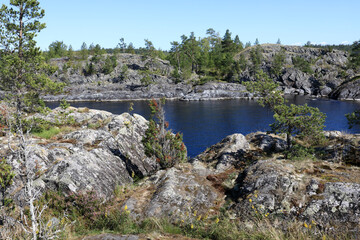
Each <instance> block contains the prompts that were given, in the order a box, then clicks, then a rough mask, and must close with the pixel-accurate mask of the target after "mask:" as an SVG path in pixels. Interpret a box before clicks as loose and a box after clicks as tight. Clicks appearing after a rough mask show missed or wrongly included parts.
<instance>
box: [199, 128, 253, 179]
mask: <svg viewBox="0 0 360 240" xmlns="http://www.w3.org/2000/svg"><path fill="white" fill-rule="evenodd" d="M249 150H250V145H249V142H248V140H247V139H246V138H245V136H244V135H242V134H240V133H235V134H232V135H229V136H227V137H225V138H224V139H223V140H221V142H219V143H217V144H215V145H213V146H211V147H209V148H208V149H207V150H205V151H204V152H203V153H201V154H199V155H198V156H196V157H195V159H194V160H197V161H202V162H206V163H208V164H210V165H211V166H213V167H214V168H215V169H216V170H217V171H218V172H223V171H226V170H227V169H229V168H231V167H234V166H237V165H238V164H241V161H242V160H243V158H244V154H245V153H246V152H248V151H249Z"/></svg>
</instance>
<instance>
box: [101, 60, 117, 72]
mask: <svg viewBox="0 0 360 240" xmlns="http://www.w3.org/2000/svg"><path fill="white" fill-rule="evenodd" d="M116 66H117V62H116V57H115V56H111V57H107V58H106V59H105V64H104V66H103V69H102V72H103V73H104V74H110V73H112V72H113V71H114V69H115V68H116Z"/></svg>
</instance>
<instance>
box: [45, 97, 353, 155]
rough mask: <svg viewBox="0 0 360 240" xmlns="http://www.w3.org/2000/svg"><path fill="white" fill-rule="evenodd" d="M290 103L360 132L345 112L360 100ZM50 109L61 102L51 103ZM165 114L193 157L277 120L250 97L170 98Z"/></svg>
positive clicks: (119, 109)
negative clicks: (349, 123)
mask: <svg viewBox="0 0 360 240" xmlns="http://www.w3.org/2000/svg"><path fill="white" fill-rule="evenodd" d="M288 101H289V103H294V104H305V103H307V104H308V105H309V106H312V107H318V108H319V109H320V110H321V111H322V112H324V113H326V115H327V118H326V123H325V125H326V128H325V129H326V130H341V131H346V132H349V133H355V132H360V128H359V127H357V128H354V129H351V130H349V129H348V125H347V120H346V118H345V116H344V115H345V114H346V113H349V112H352V111H354V110H356V109H360V103H359V102H350V101H346V102H345V101H336V100H328V99H308V98H305V97H304V96H295V97H293V98H290V99H288ZM47 105H48V106H49V107H50V108H55V107H57V106H59V103H48V104H47ZM71 106H74V107H88V108H93V109H101V110H106V111H109V112H112V113H114V114H121V113H123V112H126V111H128V108H129V102H127V101H124V102H76V103H71ZM134 112H135V113H138V114H140V115H142V116H144V117H145V118H148V117H149V115H150V111H149V108H148V105H147V101H134ZM165 117H166V120H167V121H169V123H170V128H171V129H173V131H174V132H182V133H183V135H184V142H185V144H186V146H187V148H188V152H189V156H191V157H194V156H196V155H197V154H199V153H201V152H202V151H204V150H205V149H206V147H209V146H211V145H212V144H215V143H217V142H219V141H220V140H221V139H223V138H224V137H226V136H227V135H230V134H233V133H242V134H244V135H246V134H248V133H250V132H254V131H266V130H269V124H270V123H272V122H273V118H272V112H271V111H270V110H269V109H266V108H263V107H261V106H259V105H258V104H257V103H256V102H255V101H251V100H250V101H249V100H241V99H240V100H217V101H196V102H182V101H167V102H166V105H165Z"/></svg>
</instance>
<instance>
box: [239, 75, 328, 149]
mask: <svg viewBox="0 0 360 240" xmlns="http://www.w3.org/2000/svg"><path fill="white" fill-rule="evenodd" d="M256 79H257V81H254V82H247V83H246V84H245V85H246V87H247V89H248V91H249V92H254V93H256V94H257V95H258V96H259V97H260V99H259V100H258V102H259V104H260V105H261V106H264V107H265V106H266V107H269V108H270V109H272V110H273V111H274V119H275V122H274V123H273V124H271V125H270V126H271V128H272V131H273V132H275V133H285V134H286V142H287V149H288V150H290V148H291V146H292V136H293V135H297V136H299V137H300V138H303V139H306V140H307V142H308V143H310V144H313V143H316V142H318V141H319V140H321V139H322V137H323V132H322V130H323V129H324V127H325V126H324V123H325V118H326V115H325V114H324V113H322V112H320V110H319V109H318V108H314V107H309V106H307V105H306V104H305V105H300V106H297V105H294V104H291V105H290V106H288V105H286V104H285V99H284V97H283V96H282V93H281V91H280V90H278V87H279V85H278V84H277V83H275V82H274V81H273V80H272V79H270V78H269V77H268V75H267V74H265V73H264V72H263V71H259V72H258V73H257V74H256Z"/></svg>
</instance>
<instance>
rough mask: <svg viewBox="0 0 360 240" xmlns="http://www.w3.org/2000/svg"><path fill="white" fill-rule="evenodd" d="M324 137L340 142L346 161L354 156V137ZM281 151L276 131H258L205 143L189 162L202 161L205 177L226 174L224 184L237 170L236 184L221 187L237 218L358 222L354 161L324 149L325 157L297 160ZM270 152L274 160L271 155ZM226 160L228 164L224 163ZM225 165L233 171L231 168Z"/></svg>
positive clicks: (350, 224)
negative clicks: (350, 161)
mask: <svg viewBox="0 0 360 240" xmlns="http://www.w3.org/2000/svg"><path fill="white" fill-rule="evenodd" d="M325 135H326V136H327V137H328V138H329V141H330V142H329V144H330V146H334V145H333V144H337V143H343V145H341V146H339V147H338V149H339V151H340V149H342V150H341V151H343V153H344V154H345V155H344V159H345V156H347V158H350V156H352V159H353V158H356V156H358V155H356V154H358V153H354V151H353V150H351V151H350V150H348V149H352V148H351V147H349V146H350V145H351V146H353V147H355V146H357V142H358V140H356V138H355V137H354V136H350V135H343V134H341V133H340V132H336V131H332V132H326V133H325ZM344 138H345V139H344ZM330 148H336V147H330ZM355 148H356V147H355ZM285 149H286V142H285V140H283V139H282V138H280V137H278V136H275V135H270V134H266V133H261V132H257V133H251V134H249V135H247V136H246V137H244V136H243V135H241V134H234V135H230V136H228V137H226V138H225V139H223V140H222V141H221V142H219V143H218V144H215V145H213V146H211V147H209V148H208V149H207V150H206V151H205V152H203V153H202V154H200V155H198V156H197V157H195V158H194V159H193V162H194V164H197V163H198V162H202V163H206V165H207V169H208V170H209V171H210V173H208V174H210V175H209V176H211V174H214V173H211V172H215V173H218V174H219V173H221V174H227V177H225V178H222V181H223V183H222V185H224V184H225V182H226V181H228V180H225V179H229V177H230V176H231V175H232V174H234V173H238V176H237V179H236V181H235V182H234V187H233V188H232V189H231V190H230V191H225V195H226V197H227V198H231V199H233V201H234V204H233V205H232V207H231V208H230V209H231V210H230V212H233V213H234V214H235V215H236V217H237V218H240V219H247V218H249V216H259V215H261V216H262V217H268V216H269V215H274V216H275V215H276V216H281V218H282V219H291V221H294V220H295V219H296V220H298V221H305V222H307V223H316V224H317V225H318V226H321V227H324V228H325V227H329V226H339V224H341V225H343V224H346V226H347V227H349V228H350V229H353V228H354V227H355V226H356V225H357V224H359V214H360V208H359V199H360V196H359V194H360V190H359V184H360V182H359V178H358V176H360V168H358V167H355V166H354V165H356V162H355V163H354V162H352V163H351V164H353V165H352V167H347V166H346V165H343V164H342V163H341V161H338V160H333V159H334V158H331V157H329V156H328V155H326V151H325V150H324V149H318V150H317V152H319V153H321V154H322V155H321V156H323V157H325V155H326V156H327V158H326V160H327V161H324V160H318V161H313V160H311V159H306V158H305V159H303V160H301V161H300V162H296V161H291V160H286V159H284V158H283V157H282V156H281V155H279V153H280V154H281V152H283V151H284V150H285ZM344 151H345V152H344ZM273 154H277V155H275V156H278V158H275V157H271V156H272V155H273ZM224 159H226V161H225V162H226V163H227V165H224V164H223V163H224V161H223V160H224ZM343 161H344V160H343ZM224 166H226V167H224ZM229 169H236V170H233V171H231V172H229ZM209 176H208V179H217V180H221V178H220V177H219V176H217V177H209ZM313 225H314V224H313ZM344 226H345V225H344Z"/></svg>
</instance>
